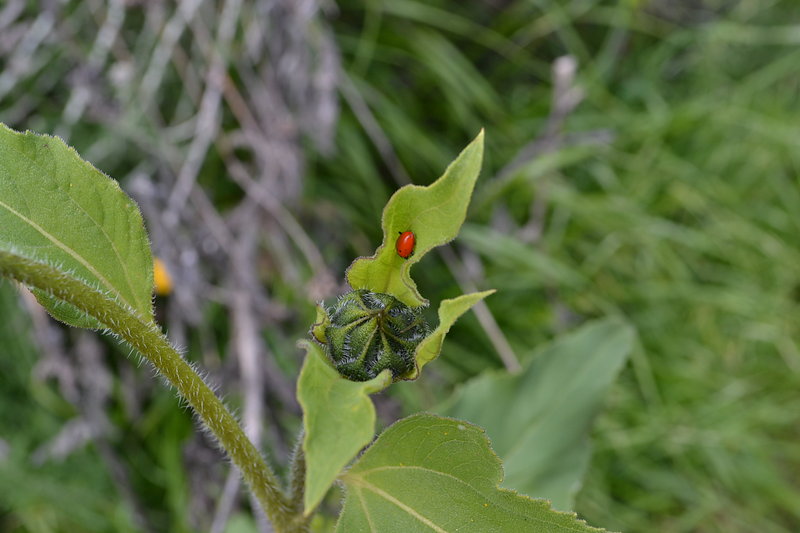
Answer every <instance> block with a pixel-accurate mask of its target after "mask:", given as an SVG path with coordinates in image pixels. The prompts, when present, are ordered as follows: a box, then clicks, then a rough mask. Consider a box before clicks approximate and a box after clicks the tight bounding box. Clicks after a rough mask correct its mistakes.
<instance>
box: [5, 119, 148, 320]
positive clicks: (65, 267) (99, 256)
mask: <svg viewBox="0 0 800 533" xmlns="http://www.w3.org/2000/svg"><path fill="white" fill-rule="evenodd" d="M0 251H5V252H9V253H10V254H12V255H15V256H18V257H20V258H23V259H26V260H29V261H33V262H36V263H41V264H47V265H51V266H53V267H55V268H56V269H57V270H59V271H60V272H63V273H65V274H68V275H69V276H71V277H73V278H75V279H77V280H80V281H82V282H83V283H85V284H86V285H87V286H89V287H91V288H94V289H96V290H98V291H101V292H103V293H105V294H107V295H110V296H111V297H113V298H114V299H116V300H117V301H119V302H120V303H121V304H122V305H124V306H126V307H128V308H130V309H132V310H133V311H134V312H135V313H137V314H138V315H139V316H141V317H142V318H144V319H145V320H150V321H151V320H152V317H153V307H152V300H151V295H152V291H153V259H152V257H151V255H150V245H149V242H148V240H147V235H146V233H145V230H144V224H143V222H142V217H141V215H140V214H139V210H138V208H137V207H136V205H135V204H134V202H133V201H132V200H131V199H130V198H129V197H128V196H127V195H126V194H125V193H124V192H122V190H121V189H120V188H119V185H118V184H117V182H116V181H114V180H112V179H111V178H109V177H108V176H106V175H105V174H103V173H101V172H100V171H99V170H97V169H96V168H94V167H93V166H92V165H90V164H89V163H87V162H86V161H83V160H82V159H81V158H80V157H79V156H78V154H77V153H76V152H75V150H73V149H72V148H70V147H68V146H67V145H66V144H64V142H63V141H62V140H61V139H59V138H57V137H50V136H47V135H38V134H35V133H31V132H27V133H19V132H15V131H13V130H11V129H9V128H8V127H6V126H5V125H3V124H0ZM35 294H36V296H37V298H38V299H39V301H40V302H41V304H42V305H43V306H44V307H45V308H47V310H48V311H49V312H50V313H51V314H52V315H53V316H54V317H56V318H58V319H59V320H62V321H64V322H66V323H68V324H70V325H73V326H77V327H99V326H100V325H101V324H100V323H99V322H98V321H96V320H94V319H93V318H91V317H87V314H86V313H85V312H83V311H79V310H78V309H77V308H75V307H73V306H71V305H69V304H66V303H64V302H63V301H60V300H58V299H56V298H54V297H52V296H51V295H49V294H47V293H46V292H43V291H35Z"/></svg>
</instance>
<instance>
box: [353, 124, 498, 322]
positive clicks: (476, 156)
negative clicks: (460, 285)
mask: <svg viewBox="0 0 800 533" xmlns="http://www.w3.org/2000/svg"><path fill="white" fill-rule="evenodd" d="M482 159H483V131H481V132H480V133H479V134H478V136H477V137H476V138H475V140H473V141H472V142H471V143H470V144H469V145H468V146H467V147H466V148H465V149H464V150H463V151H462V152H461V154H459V156H458V157H457V158H456V159H455V161H453V162H452V163H450V166H448V167H447V170H445V172H444V174H443V175H442V177H441V178H439V179H438V180H436V181H435V182H433V183H432V184H431V185H429V186H427V187H421V186H418V185H407V186H405V187H402V188H401V189H399V190H398V191H397V192H395V193H394V195H392V197H391V198H390V199H389V202H388V203H387V204H386V207H385V208H384V210H383V217H382V223H381V225H382V227H383V243H382V244H381V245H380V246H379V247H378V249H377V251H376V252H375V255H373V256H372V257H359V258H358V259H356V260H355V261H353V263H352V264H351V265H350V268H348V269H347V282H348V283H349V284H350V286H351V287H352V288H353V289H369V290H371V291H373V292H382V293H387V294H391V295H392V296H394V297H395V298H397V299H398V300H400V301H401V302H403V303H404V304H406V305H409V306H412V307H416V306H420V305H426V304H427V303H428V301H427V300H426V299H424V298H423V297H422V296H421V295H420V294H419V292H418V291H417V285H416V284H415V283H414V280H412V279H411V276H410V274H409V270H410V269H411V266H412V265H413V264H414V263H416V262H417V261H419V260H420V259H421V258H422V256H423V255H425V254H426V253H428V252H429V251H430V250H431V249H433V248H435V247H436V246H440V245H442V244H445V243H447V242H449V241H452V240H453V239H455V238H456V235H458V230H459V228H461V224H463V223H464V218H465V217H466V215H467V206H468V205H469V201H470V198H471V197H472V190H473V188H474V187H475V181H476V180H477V179H478V174H479V173H480V169H481V161H482ZM406 231H411V232H413V233H414V236H415V238H416V247H415V252H414V254H413V255H412V256H411V257H409V258H408V259H404V258H403V257H400V256H399V255H398V254H397V251H396V250H395V242H396V240H397V238H398V236H399V234H401V233H404V232H406Z"/></svg>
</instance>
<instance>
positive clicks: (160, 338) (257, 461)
mask: <svg viewBox="0 0 800 533" xmlns="http://www.w3.org/2000/svg"><path fill="white" fill-rule="evenodd" d="M0 275H4V276H8V277H11V278H13V279H16V280H17V281H19V282H21V283H23V284H25V285H29V286H32V287H35V288H37V289H40V290H42V291H45V292H47V293H49V294H52V295H53V296H55V297H56V298H59V299H61V300H63V301H65V302H67V303H69V304H72V305H73V306H75V307H77V308H78V309H80V310H81V311H83V312H85V313H88V314H89V315H91V316H93V317H94V318H96V319H97V320H99V321H100V322H101V323H102V324H103V325H105V326H106V327H108V329H109V330H110V331H111V332H113V333H114V334H116V335H118V336H119V337H121V338H122V339H123V340H125V341H126V342H127V343H128V344H130V345H131V346H132V347H133V348H135V349H136V350H137V351H138V352H139V353H141V354H142V355H143V356H144V357H145V358H147V359H148V360H149V361H150V362H151V363H152V364H153V366H154V367H155V368H156V369H157V370H158V371H159V372H160V373H161V374H162V375H163V376H164V377H166V378H167V380H169V382H170V383H171V384H172V385H173V386H174V387H175V388H176V389H177V390H178V393H179V394H180V395H181V396H182V397H183V398H184V399H185V400H186V401H187V402H188V403H189V405H191V406H192V408H193V409H194V410H195V412H196V413H197V415H198V417H199V418H200V420H202V422H203V424H205V425H206V426H207V427H208V428H209V429H210V430H211V432H212V433H213V434H214V436H216V437H217V439H218V440H219V443H220V445H221V446H222V447H223V448H224V449H225V451H226V452H227V453H228V455H229V456H230V458H231V460H232V461H233V462H234V464H235V465H236V466H237V467H238V468H239V470H240V471H241V472H242V476H243V477H244V479H245V481H246V482H247V484H248V485H250V489H251V490H252V491H253V493H254V494H255V496H256V498H257V499H258V501H259V502H260V504H261V506H262V507H263V508H264V511H265V512H266V513H267V516H268V517H269V518H270V520H271V521H272V524H273V527H274V528H275V531H276V532H277V533H296V532H303V531H306V530H307V527H306V523H307V520H305V519H304V518H303V516H302V509H300V510H299V511H296V510H294V509H292V507H291V506H290V504H289V501H288V500H287V498H286V496H285V495H284V493H283V491H282V490H281V488H280V484H279V483H278V479H277V477H276V476H275V474H274V472H273V471H272V469H270V467H269V466H268V465H267V463H266V462H265V461H264V458H263V457H262V456H261V454H260V453H259V452H258V450H256V448H255V446H253V444H252V443H251V442H250V440H249V439H248V438H247V436H246V435H245V434H244V431H242V428H241V427H240V426H239V424H238V423H237V422H236V419H235V418H234V417H233V415H231V413H230V411H228V409H227V408H226V407H225V405H223V403H222V402H221V401H220V400H219V398H217V397H216V395H215V394H214V392H213V391H212V390H211V389H210V388H209V387H208V385H206V383H205V382H204V381H203V379H202V378H201V377H200V376H199V375H198V374H197V372H195V371H194V369H193V368H192V367H191V366H190V365H189V363H187V362H186V360H184V359H183V357H181V355H180V354H179V353H178V352H177V351H176V350H175V348H173V347H172V345H171V344H170V343H169V340H168V339H167V338H166V336H165V335H164V334H163V333H162V332H161V330H160V329H159V327H158V325H157V324H156V323H155V322H154V321H153V320H152V319H146V318H143V317H141V316H140V315H139V314H138V313H137V312H135V311H134V310H132V309H130V308H129V307H127V306H124V305H122V304H120V303H119V302H118V301H117V300H116V299H114V298H113V297H112V296H109V295H108V294H106V293H105V292H103V291H101V290H99V289H97V288H94V287H91V286H89V285H87V284H86V283H85V282H83V281H81V280H79V279H76V278H74V277H72V276H71V275H69V274H67V273H65V272H62V271H60V270H58V269H57V268H55V267H53V266H50V265H48V264H44V263H40V262H38V261H34V260H31V259H28V258H26V257H22V256H19V255H17V254H13V253H10V252H8V251H2V250H0Z"/></svg>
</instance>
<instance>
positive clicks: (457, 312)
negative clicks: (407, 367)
mask: <svg viewBox="0 0 800 533" xmlns="http://www.w3.org/2000/svg"><path fill="white" fill-rule="evenodd" d="M492 293H494V291H493V290H489V291H483V292H474V293H472V294H462V295H461V296H458V297H457V298H451V299H449V300H443V301H442V303H441V304H439V325H438V326H437V327H436V329H435V330H433V332H432V333H431V334H430V335H428V336H427V337H425V339H423V341H422V342H420V343H419V346H417V350H416V353H415V355H414V358H415V359H416V366H415V367H414V369H413V370H412V371H411V372H410V373H409V374H408V375H406V376H403V379H407V380H414V379H417V377H418V376H419V373H420V370H422V367H423V366H425V365H427V364H428V363H430V362H431V361H433V360H434V359H436V358H437V357H439V353H440V352H441V351H442V343H444V338H445V335H447V332H448V331H450V327H451V326H452V325H453V324H454V323H455V321H456V320H458V317H460V316H461V315H463V314H464V313H466V312H467V311H469V310H470V309H471V308H472V306H473V305H475V304H476V303H478V302H479V301H481V300H483V299H484V298H486V297H487V296H489V295H490V294H492Z"/></svg>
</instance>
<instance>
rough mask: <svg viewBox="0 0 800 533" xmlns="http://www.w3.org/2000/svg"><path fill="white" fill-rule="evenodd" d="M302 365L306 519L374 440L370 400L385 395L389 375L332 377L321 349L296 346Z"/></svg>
mask: <svg viewBox="0 0 800 533" xmlns="http://www.w3.org/2000/svg"><path fill="white" fill-rule="evenodd" d="M300 345H301V346H302V347H303V348H305V350H306V359H305V362H304V363H303V369H302V370H301V371H300V378H299V380H298V383H297V399H298V401H299V402H300V405H301V406H302V407H303V428H304V430H305V435H304V437H303V452H304V453H305V456H306V487H305V495H304V502H303V503H304V507H305V514H306V515H308V514H309V513H311V511H313V510H314V508H315V507H316V506H317V505H318V504H319V502H320V501H322V498H323V497H324V496H325V493H326V492H328V489H329V488H330V486H331V485H332V484H333V482H334V480H335V479H336V476H338V475H339V473H340V472H341V471H342V469H343V468H344V467H345V466H347V464H348V463H349V462H350V461H352V460H353V458H354V457H355V456H356V454H358V452H359V451H360V450H361V449H362V448H363V447H364V446H366V445H367V444H369V442H370V441H371V440H372V438H373V437H374V436H375V407H374V406H373V405H372V400H370V398H369V394H371V393H373V392H378V391H380V390H383V389H385V388H386V387H387V386H388V385H389V384H390V383H391V382H392V373H391V371H389V370H384V371H383V372H382V373H381V374H380V375H378V376H377V377H376V378H375V379H372V380H370V381H350V380H347V379H345V378H343V377H342V376H340V375H339V373H338V372H337V371H336V369H335V368H333V366H332V365H331V363H330V361H329V360H328V358H327V356H326V355H325V354H324V353H323V351H322V349H321V348H320V347H319V346H317V345H316V344H314V343H312V342H310V341H300Z"/></svg>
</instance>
